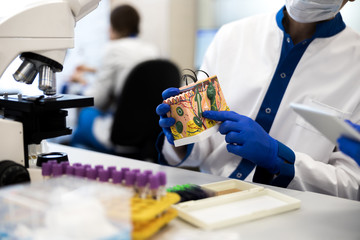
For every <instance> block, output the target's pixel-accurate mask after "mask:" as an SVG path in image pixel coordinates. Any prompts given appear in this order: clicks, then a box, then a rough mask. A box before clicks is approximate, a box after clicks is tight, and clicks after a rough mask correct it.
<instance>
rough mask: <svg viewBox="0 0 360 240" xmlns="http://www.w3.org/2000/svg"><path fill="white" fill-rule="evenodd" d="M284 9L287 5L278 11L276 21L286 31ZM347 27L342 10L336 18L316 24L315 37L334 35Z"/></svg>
mask: <svg viewBox="0 0 360 240" xmlns="http://www.w3.org/2000/svg"><path fill="white" fill-rule="evenodd" d="M284 10H285V6H284V7H282V8H281V9H280V10H279V11H278V13H277V14H276V22H277V25H278V27H279V28H280V29H281V30H282V31H283V32H285V28H284V26H283V23H282V20H283V18H284ZM345 27H346V25H345V23H344V21H343V19H342V17H341V14H340V12H339V13H338V14H336V16H335V18H333V19H331V20H329V21H324V22H320V23H318V24H317V25H316V32H315V34H314V36H313V38H327V37H331V36H334V35H336V34H338V33H339V32H341V31H342V30H344V29H345Z"/></svg>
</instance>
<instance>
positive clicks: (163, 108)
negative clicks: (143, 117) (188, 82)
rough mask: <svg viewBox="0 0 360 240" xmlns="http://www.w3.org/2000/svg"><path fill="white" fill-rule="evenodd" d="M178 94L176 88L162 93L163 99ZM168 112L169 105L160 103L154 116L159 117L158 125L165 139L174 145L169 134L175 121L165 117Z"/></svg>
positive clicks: (172, 138)
mask: <svg viewBox="0 0 360 240" xmlns="http://www.w3.org/2000/svg"><path fill="white" fill-rule="evenodd" d="M178 94H180V90H179V89H178V88H168V89H166V90H165V91H163V93H162V97H163V99H164V100H165V99H167V98H169V97H172V96H175V95H178ZM169 111H170V105H169V104H166V103H161V104H160V105H158V106H157V108H156V114H157V115H159V116H160V120H159V125H160V127H161V128H162V130H163V132H164V134H165V136H166V139H167V140H168V141H169V143H171V144H172V145H174V137H173V135H172V133H171V130H170V127H171V126H172V125H174V124H175V119H174V118H172V117H167V116H166V114H167V113H168V112H169Z"/></svg>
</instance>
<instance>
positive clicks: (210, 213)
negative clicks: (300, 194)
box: [174, 180, 301, 230]
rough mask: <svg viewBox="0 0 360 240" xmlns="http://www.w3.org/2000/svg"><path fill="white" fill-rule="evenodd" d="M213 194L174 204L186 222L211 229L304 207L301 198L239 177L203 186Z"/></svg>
mask: <svg viewBox="0 0 360 240" xmlns="http://www.w3.org/2000/svg"><path fill="white" fill-rule="evenodd" d="M201 187H202V188H203V189H205V190H209V191H210V192H212V193H214V194H213V195H214V196H213V197H209V198H206V199H200V200H195V201H187V202H183V203H179V204H177V205H175V206H174V208H176V209H177V210H178V215H179V217H181V218H182V219H184V220H185V221H188V222H189V223H191V224H193V225H195V226H197V227H199V228H203V229H207V230H211V229H217V228H222V227H227V226H230V225H234V224H238V223H241V222H246V221H251V220H254V219H258V218H263V217H267V216H271V215H275V214H279V213H283V212H287V211H291V210H295V209H298V208H300V203H301V202H300V200H298V199H295V198H292V197H289V196H287V195H284V194H281V193H278V192H276V191H272V190H270V189H266V188H263V187H259V186H256V185H253V184H250V183H246V182H243V181H239V180H228V181H222V182H217V183H211V184H205V185H201Z"/></svg>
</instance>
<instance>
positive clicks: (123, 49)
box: [84, 37, 160, 149]
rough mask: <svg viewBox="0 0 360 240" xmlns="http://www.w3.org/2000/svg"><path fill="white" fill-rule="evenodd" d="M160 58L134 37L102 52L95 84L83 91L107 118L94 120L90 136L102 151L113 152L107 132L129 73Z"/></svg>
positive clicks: (154, 51) (120, 41) (112, 44)
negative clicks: (103, 147) (104, 149)
mask: <svg viewBox="0 0 360 240" xmlns="http://www.w3.org/2000/svg"><path fill="white" fill-rule="evenodd" d="M159 56H160V54H159V50H158V48H157V47H155V46H154V45H152V44H150V43H147V42H144V41H143V40H141V39H139V38H137V37H127V38H121V39H118V40H112V41H110V42H109V43H108V45H107V46H106V49H105V54H104V57H103V61H102V65H101V67H100V69H99V70H98V72H97V76H96V79H95V81H94V82H93V83H92V84H91V85H90V86H89V87H88V88H87V89H86V90H85V91H84V95H87V96H92V97H94V105H95V107H97V108H99V109H101V110H103V111H108V112H110V114H107V115H105V116H99V117H97V118H96V119H95V120H94V124H93V129H92V134H93V135H94V136H95V138H96V139H97V140H98V141H99V142H100V143H101V144H102V145H104V146H105V147H107V148H109V149H112V147H113V145H112V143H111V141H110V132H111V127H112V123H113V115H112V114H111V113H112V112H114V111H115V107H116V97H117V96H119V95H120V94H121V90H122V88H123V86H124V83H125V80H126V77H127V75H128V74H129V72H130V71H131V69H132V68H133V67H134V66H136V65H137V64H139V63H140V62H142V61H146V60H151V59H155V58H158V57H159Z"/></svg>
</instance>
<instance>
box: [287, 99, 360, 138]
mask: <svg viewBox="0 0 360 240" xmlns="http://www.w3.org/2000/svg"><path fill="white" fill-rule="evenodd" d="M290 107H291V108H292V109H294V111H295V112H297V113H298V114H299V115H300V116H301V117H303V118H304V119H305V120H306V121H308V122H309V123H310V124H311V125H312V126H314V127H315V128H316V129H317V130H318V131H319V132H321V133H322V134H323V135H324V136H325V137H326V138H327V139H329V140H330V141H331V142H332V143H334V144H335V145H337V142H336V140H337V139H338V138H339V137H340V136H346V137H348V138H351V139H354V140H357V141H360V133H359V132H358V131H357V130H356V129H355V128H353V127H352V126H350V125H349V124H348V123H346V122H345V121H344V120H343V119H341V118H340V117H339V116H336V115H335V114H332V113H328V112H325V111H322V110H319V109H316V108H312V107H309V106H307V105H303V104H298V103H291V104H290Z"/></svg>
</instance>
